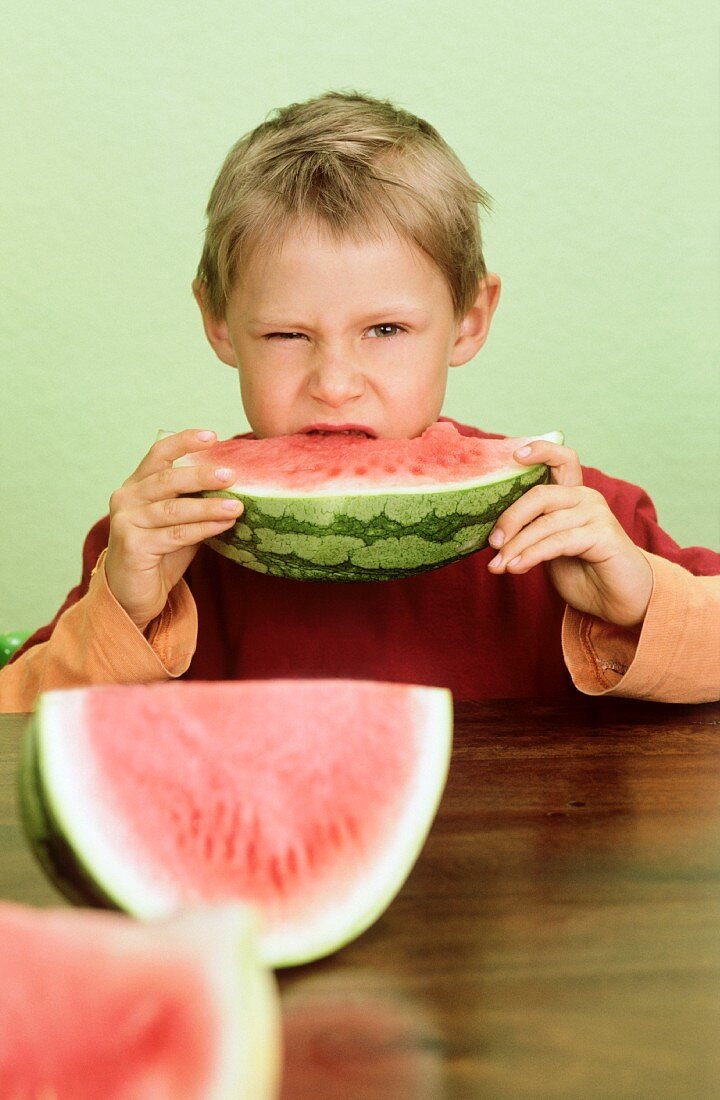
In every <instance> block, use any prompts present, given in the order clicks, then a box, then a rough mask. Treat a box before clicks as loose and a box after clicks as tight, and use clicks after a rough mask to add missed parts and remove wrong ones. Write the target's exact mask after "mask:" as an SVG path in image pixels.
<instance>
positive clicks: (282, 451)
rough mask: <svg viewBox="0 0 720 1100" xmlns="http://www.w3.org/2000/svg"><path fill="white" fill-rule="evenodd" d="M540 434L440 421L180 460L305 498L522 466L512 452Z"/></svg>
mask: <svg viewBox="0 0 720 1100" xmlns="http://www.w3.org/2000/svg"><path fill="white" fill-rule="evenodd" d="M537 438H544V437H538V436H522V437H516V438H512V439H479V438H475V437H472V436H465V435H461V434H460V432H458V430H457V429H456V428H455V426H454V425H453V424H449V423H446V422H442V421H438V422H437V423H435V424H431V425H430V427H429V428H427V429H426V430H425V431H424V432H423V433H422V435H420V436H417V437H416V438H415V439H367V438H365V437H363V436H356V435H349V434H343V433H339V432H338V433H334V434H328V435H308V434H306V435H302V434H298V435H281V436H274V437H272V438H269V439H226V440H222V441H221V442H218V443H216V444H215V445H214V446H212V447H209V448H208V449H207V450H204V451H196V452H194V453H192V454H190V455H187V456H185V457H184V458H183V459H180V460H179V461H178V463H177V465H218V466H229V467H231V468H232V469H233V470H234V471H235V475H236V484H241V485H242V487H243V489H244V490H245V491H247V492H257V493H261V492H264V491H270V492H272V493H277V494H280V493H282V492H288V493H293V492H296V493H299V494H300V495H302V496H307V495H308V494H309V493H311V492H313V491H314V490H316V489H324V490H326V491H331V490H332V491H334V492H337V491H338V490H341V489H345V490H350V489H351V490H352V491H353V492H359V491H360V492H361V491H369V490H373V491H374V490H380V489H387V488H390V487H395V488H411V487H413V486H417V487H418V488H419V487H420V486H428V485H434V486H436V487H440V486H441V485H443V483H447V485H448V486H450V485H454V484H457V483H460V482H463V483H464V482H467V481H471V480H472V481H474V480H478V479H482V478H484V477H490V476H492V477H495V476H496V475H497V474H498V473H499V472H501V471H504V470H514V471H521V470H524V469H527V467H524V466H523V465H522V464H521V463H519V462H517V461H516V460H515V459H514V458H513V452H514V451H516V450H517V449H518V447H521V446H522V445H523V444H524V443H527V442H529V441H530V440H532V439H537Z"/></svg>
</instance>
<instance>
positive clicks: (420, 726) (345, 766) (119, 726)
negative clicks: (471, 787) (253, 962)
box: [20, 680, 452, 966]
mask: <svg viewBox="0 0 720 1100" xmlns="http://www.w3.org/2000/svg"><path fill="white" fill-rule="evenodd" d="M451 739H452V696H451V694H450V692H449V691H447V690H446V689H445V688H431V687H416V686H413V685H406V684H383V683H376V682H372V681H360V680H265V681H222V682H215V681H213V682H205V681H187V682H182V681H174V682H169V683H162V684H148V685H145V684H141V685H128V686H122V685H118V686H116V685H109V686H95V687H89V688H73V689H69V690H64V691H50V692H45V693H44V694H43V695H41V697H40V699H39V702H38V706H37V708H36V710H35V712H34V715H33V718H32V720H31V722H30V723H29V725H28V728H27V731H26V734H25V742H24V748H23V756H22V763H21V788H20V791H21V810H22V816H23V821H24V827H25V831H26V833H27V836H28V839H29V841H30V844H31V846H32V848H33V851H34V852H35V854H36V856H37V858H38V860H39V862H40V863H41V865H42V866H43V867H44V868H45V870H46V872H47V873H48V875H49V876H50V878H51V880H52V881H53V882H55V884H56V885H57V886H58V888H59V889H60V890H61V891H62V892H63V893H64V894H65V895H66V896H67V897H69V898H70V899H71V900H74V901H75V902H78V903H81V904H83V903H88V904H91V905H99V906H108V907H113V906H114V907H117V908H121V909H124V910H126V911H128V912H130V913H132V914H134V915H136V916H139V917H143V918H151V917H160V916H165V915H168V914H170V913H172V912H174V911H176V910H177V909H179V908H182V907H184V906H186V905H197V904H200V903H210V902H212V903H219V902H222V901H228V900H231V899H238V900H241V901H246V902H250V903H253V904H255V905H256V906H257V907H258V908H259V909H260V911H261V913H262V926H261V934H260V953H261V957H262V959H263V961H264V962H266V963H267V964H269V965H271V966H288V965H292V964H295V963H301V962H307V961H309V960H310V959H314V958H317V957H319V956H321V955H326V954H328V953H330V952H331V951H334V950H335V949H336V948H338V947H340V946H342V945H343V944H345V943H347V942H348V941H349V940H351V939H353V938H354V937H355V936H358V935H359V934H360V933H361V932H363V931H364V930H365V929H366V928H367V927H368V926H369V925H370V924H371V923H372V922H373V921H374V920H375V919H376V918H377V917H378V916H379V915H380V914H381V913H382V912H383V910H384V909H385V908H386V907H387V906H388V905H389V904H390V902H391V901H392V899H393V898H394V896H395V895H396V893H397V892H398V890H399V889H400V887H401V885H402V883H403V882H404V880H405V878H406V877H407V875H408V874H409V872H410V870H411V868H412V866H413V864H414V862H415V860H416V858H417V856H418V854H419V852H420V849H421V847H422V845H423V843H424V840H425V837H426V835H427V833H428V830H429V829H430V825H431V823H432V821H433V818H434V815H435V811H436V809H437V805H438V802H439V800H440V797H441V794H442V791H443V788H444V785H445V779H446V776H447V770H448V762H449V756H450V748H451Z"/></svg>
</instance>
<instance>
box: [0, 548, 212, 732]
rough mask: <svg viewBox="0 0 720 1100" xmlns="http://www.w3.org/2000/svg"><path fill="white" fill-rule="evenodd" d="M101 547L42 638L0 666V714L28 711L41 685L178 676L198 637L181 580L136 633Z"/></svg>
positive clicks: (134, 681) (82, 684)
mask: <svg viewBox="0 0 720 1100" xmlns="http://www.w3.org/2000/svg"><path fill="white" fill-rule="evenodd" d="M106 553H107V551H106V550H103V552H102V553H101V554H100V556H99V558H98V560H97V564H96V565H95V568H94V569H93V571H92V576H91V579H90V585H89V588H88V591H87V592H86V594H85V595H84V596H83V597H82V598H81V599H80V600H78V601H77V603H75V604H73V605H72V606H71V607H69V608H68V609H67V610H66V611H64V612H63V614H62V615H61V616H60V618H59V619H58V621H57V624H56V626H55V629H54V630H53V632H52V635H51V636H50V638H49V640H48V641H47V642H42V643H41V644H39V645H35V646H33V647H32V648H31V649H29V650H28V651H27V653H23V654H21V655H20V656H19V657H18V658H17V660H15V661H13V662H12V663H11V664H9V665H6V667H5V668H4V669H2V670H0V713H2V714H7V713H9V712H16V711H30V710H32V708H33V707H34V705H35V701H36V699H37V697H38V695H39V694H40V692H42V691H49V690H51V689H53V688H69V687H85V686H87V685H89V684H145V683H151V682H153V681H157V680H169V679H174V678H176V677H178V676H181V675H182V674H183V672H185V671H186V670H187V668H188V666H189V665H190V661H191V660H192V656H193V653H194V652H195V645H196V641H197V609H196V607H195V601H194V599H193V597H192V595H191V593H190V589H189V588H188V586H187V584H186V583H185V581H184V580H182V579H181V580H180V581H178V583H177V584H176V585H175V587H174V588H173V589H172V591H171V593H170V596H169V598H168V602H167V604H166V605H165V607H164V608H163V611H162V614H160V615H158V617H157V618H156V619H153V621H152V622H151V623H150V624H149V625H148V627H147V630H146V633H145V634H143V633H142V632H141V631H140V630H138V628H137V627H136V626H135V624H134V623H133V621H132V619H131V618H130V617H129V616H128V615H127V614H126V613H125V611H124V609H123V608H122V607H121V606H120V604H119V603H118V602H117V600H116V599H115V597H114V596H113V594H112V592H111V591H110V589H109V587H108V583H107V579H106V577H105V567H104V562H105V555H106Z"/></svg>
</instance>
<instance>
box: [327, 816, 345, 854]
mask: <svg viewBox="0 0 720 1100" xmlns="http://www.w3.org/2000/svg"><path fill="white" fill-rule="evenodd" d="M328 834H329V836H330V841H331V843H332V844H334V845H335V847H336V848H340V847H342V836H341V834H340V830H339V828H338V827H337V825H336V823H335V822H334V821H333V823H332V824H331V825H330V827H329V829H328Z"/></svg>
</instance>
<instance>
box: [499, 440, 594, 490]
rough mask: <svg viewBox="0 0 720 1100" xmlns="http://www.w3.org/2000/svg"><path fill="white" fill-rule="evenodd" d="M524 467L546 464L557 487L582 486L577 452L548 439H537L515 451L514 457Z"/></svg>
mask: <svg viewBox="0 0 720 1100" xmlns="http://www.w3.org/2000/svg"><path fill="white" fill-rule="evenodd" d="M513 457H514V458H515V459H517V461H518V462H520V463H522V465H523V466H532V465H533V464H535V463H539V462H544V463H545V465H546V466H549V467H550V469H551V477H552V481H553V483H554V484H555V485H582V483H583V477H582V467H581V466H580V459H579V458H578V456H577V451H573V450H572V448H571V447H564V446H563V445H562V444H560V443H550V442H549V441H548V440H547V439H536V440H534V442H532V443H527V444H526V445H525V446H524V447H520V448H519V449H518V450H517V451H515V453H514V456H513Z"/></svg>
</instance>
